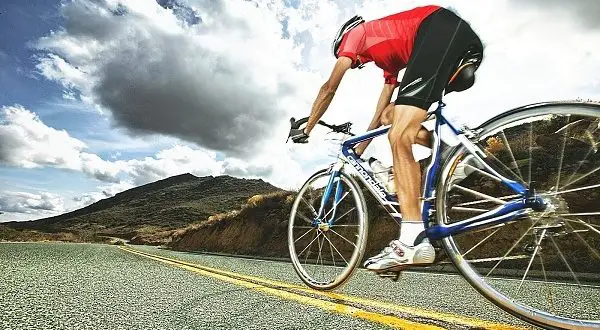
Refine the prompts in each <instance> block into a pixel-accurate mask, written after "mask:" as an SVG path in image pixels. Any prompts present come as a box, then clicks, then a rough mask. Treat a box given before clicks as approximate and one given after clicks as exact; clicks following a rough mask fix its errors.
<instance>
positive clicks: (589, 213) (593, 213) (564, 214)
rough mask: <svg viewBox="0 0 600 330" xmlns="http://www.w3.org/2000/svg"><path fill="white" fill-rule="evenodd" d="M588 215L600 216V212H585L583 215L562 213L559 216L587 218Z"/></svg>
mask: <svg viewBox="0 0 600 330" xmlns="http://www.w3.org/2000/svg"><path fill="white" fill-rule="evenodd" d="M586 215H600V212H583V213H560V214H557V216H561V217H573V216H578V217H579V216H586Z"/></svg>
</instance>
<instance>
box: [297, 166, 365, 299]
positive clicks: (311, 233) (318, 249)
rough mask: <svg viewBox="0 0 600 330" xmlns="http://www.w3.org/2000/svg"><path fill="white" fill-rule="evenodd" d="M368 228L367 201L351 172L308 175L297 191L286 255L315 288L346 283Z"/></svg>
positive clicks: (326, 287)
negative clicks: (333, 174) (287, 253)
mask: <svg viewBox="0 0 600 330" xmlns="http://www.w3.org/2000/svg"><path fill="white" fill-rule="evenodd" d="M328 186H331V189H330V191H329V193H326V191H327V187H328ZM326 195H327V196H326ZM324 196H326V197H325V198H324ZM321 210H322V211H321ZM320 211H321V212H320ZM319 213H321V216H320V217H319V216H318V214H319ZM367 227H368V223H367V210H366V204H365V199H364V196H363V194H362V191H361V190H360V187H359V186H358V184H357V183H356V181H355V180H354V179H353V178H352V177H351V176H349V175H347V174H345V173H344V172H339V175H338V176H334V177H332V174H331V173H330V171H328V170H322V171H319V172H317V173H315V174H314V175H313V176H311V177H310V178H309V179H308V181H307V182H306V183H305V184H304V185H303V186H302V188H301V189H300V191H299V192H298V196H297V197H296V200H295V201H294V204H293V205H292V210H291V214H290V219H289V224H288V246H289V251H290V257H291V260H292V264H293V266H294V269H295V271H296V273H297V274H298V276H300V279H302V281H303V282H304V283H305V284H306V285H308V286H310V287H311V288H313V289H317V290H332V289H335V288H337V287H339V286H340V285H342V284H344V283H345V282H346V281H347V280H348V279H349V278H350V275H352V273H353V272H354V270H355V268H356V267H357V266H358V263H359V262H360V261H361V259H362V256H363V253H364V250H365V246H366V240H367Z"/></svg>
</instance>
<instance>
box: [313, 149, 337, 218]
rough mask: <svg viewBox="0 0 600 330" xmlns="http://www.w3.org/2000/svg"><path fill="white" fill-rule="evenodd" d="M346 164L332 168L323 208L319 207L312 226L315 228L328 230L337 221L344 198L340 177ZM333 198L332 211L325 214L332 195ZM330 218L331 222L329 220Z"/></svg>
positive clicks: (334, 165)
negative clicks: (334, 220) (337, 212)
mask: <svg viewBox="0 0 600 330" xmlns="http://www.w3.org/2000/svg"><path fill="white" fill-rule="evenodd" d="M343 165H344V163H343V162H342V161H339V162H337V163H335V164H333V165H332V166H331V168H330V171H331V175H330V176H329V182H328V183H327V187H325V192H324V193H323V197H322V199H321V206H320V207H319V211H318V212H317V216H316V217H315V218H314V219H313V223H312V225H313V226H315V227H317V226H318V227H320V228H321V229H327V228H329V226H331V225H333V219H335V215H336V211H337V206H338V205H339V203H340V202H341V201H342V199H343V198H344V195H343V194H344V187H343V185H342V179H341V177H340V172H341V170H342V167H343ZM332 194H333V195H334V196H333V204H332V206H331V210H329V211H327V212H325V207H326V206H327V202H328V201H329V198H330V197H331V195H332ZM328 217H329V220H327V218H328Z"/></svg>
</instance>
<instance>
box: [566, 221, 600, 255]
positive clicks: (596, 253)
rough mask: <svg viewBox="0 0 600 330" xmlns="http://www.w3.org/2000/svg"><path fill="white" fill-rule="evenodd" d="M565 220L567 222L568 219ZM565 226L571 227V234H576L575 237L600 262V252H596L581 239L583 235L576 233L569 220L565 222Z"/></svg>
mask: <svg viewBox="0 0 600 330" xmlns="http://www.w3.org/2000/svg"><path fill="white" fill-rule="evenodd" d="M565 220H567V219H565ZM565 224H566V225H567V226H569V228H570V229H571V232H573V233H574V234H575V236H577V238H578V239H579V240H580V241H581V243H583V245H585V246H586V247H587V248H588V249H590V251H592V254H593V255H594V256H595V257H596V258H597V259H598V260H600V253H599V252H598V251H596V249H594V248H593V247H592V246H591V245H590V244H589V243H588V242H587V241H586V240H585V239H584V238H583V237H581V234H579V233H578V232H577V231H575V228H573V226H571V224H570V223H569V221H568V220H567V221H566V222H565Z"/></svg>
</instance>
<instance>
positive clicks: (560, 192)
mask: <svg viewBox="0 0 600 330" xmlns="http://www.w3.org/2000/svg"><path fill="white" fill-rule="evenodd" d="M598 187H600V184H595V185H591V186H587V187H581V188H574V189H568V190H563V191H556V192H553V193H549V194H543V195H545V196H556V195H560V194H566V193H570V192H575V191H582V190H588V189H594V188H598Z"/></svg>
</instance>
